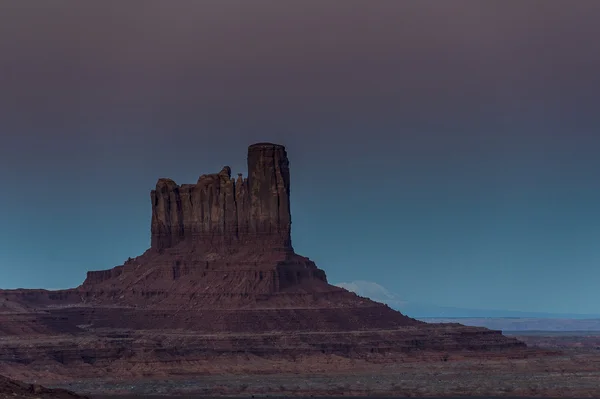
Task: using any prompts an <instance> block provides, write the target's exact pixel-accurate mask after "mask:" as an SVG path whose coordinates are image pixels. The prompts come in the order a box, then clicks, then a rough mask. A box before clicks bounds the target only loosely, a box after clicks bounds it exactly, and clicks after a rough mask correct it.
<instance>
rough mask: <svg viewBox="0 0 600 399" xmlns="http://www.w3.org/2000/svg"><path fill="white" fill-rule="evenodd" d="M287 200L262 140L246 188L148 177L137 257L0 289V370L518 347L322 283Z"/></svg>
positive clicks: (279, 161) (81, 370)
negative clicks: (151, 186) (301, 251)
mask: <svg viewBox="0 0 600 399" xmlns="http://www.w3.org/2000/svg"><path fill="white" fill-rule="evenodd" d="M289 194H290V171H289V162H288V159H287V154H286V151H285V148H284V147H283V146H280V145H276V144H269V143H260V144H255V145H252V146H250V147H249V149H248V177H247V178H242V177H241V176H239V177H238V178H237V179H236V180H235V181H234V179H232V178H231V170H230V168H229V167H224V168H223V169H222V170H221V172H219V173H215V174H210V175H202V176H200V178H199V179H198V181H197V183H196V184H183V185H177V184H176V183H175V182H174V181H173V180H170V179H165V178H162V179H159V180H158V182H157V184H156V189H155V190H153V191H152V193H151V200H152V224H151V233H152V240H151V247H150V249H148V250H147V251H146V252H145V253H144V254H142V255H140V256H138V257H135V258H130V259H128V260H127V261H126V262H125V263H124V264H123V265H120V266H117V267H114V268H112V269H109V270H101V271H91V272H88V275H87V278H86V280H85V282H84V283H83V284H82V285H81V286H79V287H77V288H74V289H70V290H62V291H45V290H14V291H0V337H3V339H0V372H3V371H4V370H5V369H3V368H2V366H3V365H5V366H6V365H8V366H7V367H6V370H10V371H11V372H16V371H15V370H19V372H20V373H23V375H36V376H38V377H39V376H40V374H39V373H46V372H47V371H44V370H48V365H51V364H55V363H59V364H60V365H61V368H60V370H61V374H60V378H61V379H68V378H87V377H89V376H90V375H93V376H105V375H111V373H114V372H117V373H121V374H120V375H122V373H124V371H123V370H128V372H131V373H133V372H134V371H131V370H143V373H144V374H143V375H144V376H146V377H148V376H152V375H155V374H153V373H158V372H159V371H160V370H162V371H160V372H162V373H167V374H168V373H169V372H170V371H169V370H173V369H172V368H173V367H175V366H174V365H176V364H177V362H186V364H188V369H187V371H186V372H194V370H196V371H198V372H201V370H205V369H204V368H203V367H207V366H201V365H200V366H199V364H200V363H199V362H203V361H206V359H212V358H213V357H215V356H218V357H219V359H221V361H222V360H223V359H228V358H231V359H233V360H232V362H234V363H235V361H236V360H235V359H237V358H236V356H238V355H239V354H240V353H244V354H245V356H247V355H249V354H252V355H253V356H260V357H261V358H268V359H274V358H275V359H284V358H286V357H289V356H293V357H296V356H329V355H332V354H335V355H340V356H345V357H348V358H369V357H372V356H377V355H378V354H381V355H382V356H388V357H389V356H396V355H402V356H404V355H406V354H409V355H410V354H416V355H419V354H421V355H422V354H424V353H429V354H430V355H431V356H433V357H434V358H439V353H440V352H448V351H454V352H460V351H463V352H468V353H470V354H472V353H478V352H477V351H484V352H489V351H494V352H498V351H499V352H500V353H502V351H514V350H522V349H523V348H524V347H525V345H524V344H523V343H521V342H520V341H517V340H516V339H511V338H507V337H505V336H503V335H502V334H501V332H499V331H492V330H487V329H484V328H477V327H465V326H461V325H459V324H440V325H434V324H426V323H423V322H420V321H417V320H414V319H412V318H410V317H407V316H405V315H403V314H401V313H400V312H397V311H394V310H392V309H390V308H389V307H388V306H386V305H383V304H381V303H377V302H373V301H371V300H369V299H367V298H362V297H359V296H357V295H355V294H353V293H351V292H349V291H346V290H344V289H342V288H339V287H334V286H332V285H329V284H328V283H327V278H326V275H325V272H324V271H323V270H321V269H319V268H317V266H316V265H315V263H314V262H312V261H311V260H310V259H308V258H306V257H304V256H301V255H298V254H296V253H295V252H294V250H293V248H292V241H291V213H290V196H289ZM32 337H35V339H33V338H32ZM474 351H475V352H474ZM114 364H121V366H122V369H121V371H118V370H116V369H115V368H114V367H113V366H112V365H114ZM132 364H135V365H136V367H135V368H132V367H130V366H131V365H132ZM128 365H129V366H128ZM144 365H145V366H144ZM144 367H146V368H144ZM194 367H196V368H194ZM40 370H41V371H40ZM57 370H58V369H57ZM111 370H112V371H111ZM149 370H150V371H149ZM57 372H58V371H57ZM173 372H174V371H173ZM28 373H31V374H28ZM140 373H142V371H140ZM44 375H46V376H47V374H44ZM48 378H49V377H48Z"/></svg>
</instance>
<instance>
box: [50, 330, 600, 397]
mask: <svg viewBox="0 0 600 399" xmlns="http://www.w3.org/2000/svg"><path fill="white" fill-rule="evenodd" d="M509 334H510V333H509ZM518 337H519V339H522V340H524V341H526V342H527V344H528V346H529V347H530V350H528V353H527V354H526V355H525V356H524V357H520V358H519V357H516V356H515V357H514V358H493V357H490V358H488V359H477V358H472V357H469V356H459V355H450V356H448V357H446V356H441V357H440V358H439V359H438V360H437V361H436V360H434V359H432V358H426V357H423V358H421V359H418V358H412V359H410V358H405V359H384V358H383V359H382V358H379V359H378V360H374V359H373V360H370V361H369V360H360V361H359V360H351V359H347V358H344V357H339V356H324V357H321V358H318V359H317V358H312V359H308V358H304V359H296V361H295V362H292V363H287V362H284V361H281V360H280V361H279V362H273V364H271V369H270V370H269V369H268V367H267V365H268V363H269V362H268V360H265V359H258V358H255V359H246V361H247V363H246V367H247V368H246V371H245V372H244V371H243V370H241V369H238V370H233V369H230V370H224V372H223V373H206V374H204V375H194V376H192V375H188V376H186V375H179V376H168V377H167V376H165V378H164V379H152V380H150V379H147V380H145V379H137V380H135V381H132V380H110V381H108V380H103V381H99V380H88V381H79V382H77V383H70V384H64V385H63V384H54V385H53V386H54V387H59V388H67V389H70V390H73V391H75V392H78V393H82V394H87V395H91V396H92V397H93V398H98V399H100V398H102V399H104V398H116V397H123V398H133V397H150V396H151V395H159V396H163V395H168V396H185V397H187V398H196V397H208V396H214V397H227V396H233V397H252V396H269V397H286V396H298V397H300V396H304V397H317V396H344V397H347V396H381V397H453V396H474V397H486V396H487V397H489V396H497V397H569V398H591V397H596V398H598V397H600V332H587V333H585V332H574V333H568V332H562V333H552V332H549V333H546V332H535V333H534V332H528V333H527V334H526V335H519V336H518ZM240 361H241V359H240ZM307 362H311V363H313V367H314V370H315V372H314V373H302V374H299V373H294V372H291V371H292V370H293V368H294V367H293V365H294V364H295V366H296V367H298V366H300V364H301V363H307ZM225 363H226V361H225V359H223V362H222V363H221V364H222V365H223V366H224V365H225ZM278 363H279V364H278ZM253 364H255V365H256V366H257V368H256V371H258V372H257V373H253V372H251V369H252V365H253ZM214 365H215V368H217V367H218V366H219V361H218V359H215V362H214ZM278 369H281V370H282V372H277V370H278Z"/></svg>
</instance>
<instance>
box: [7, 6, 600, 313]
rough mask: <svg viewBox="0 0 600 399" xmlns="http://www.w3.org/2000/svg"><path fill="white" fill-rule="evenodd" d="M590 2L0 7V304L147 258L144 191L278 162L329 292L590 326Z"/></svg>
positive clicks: (599, 110)
mask: <svg viewBox="0 0 600 399" xmlns="http://www.w3.org/2000/svg"><path fill="white" fill-rule="evenodd" d="M598 21H600V2H599V1H597V0H589V1H586V0H578V1H567V0H565V1H552V0H539V1H535V0H529V1H521V0H499V1H493V0H489V1H479V0H473V1H461V0H453V1H427V0H419V1H398V0H364V1H354V0H343V1H342V0H303V1H281V0H269V1H266V0H253V1H246V0H238V1H230V0H214V1H212V0H211V1H209V0H203V1H197V0H178V1H173V2H168V1H149V0H144V1H141V0H140V1H124V0H113V1H107V0H105V1H96V2H82V1H60V0H54V1H47V2H33V1H30V2H27V1H21V0H12V1H11V0H4V1H2V2H0V178H1V179H2V195H1V196H0V222H1V224H0V287H2V288H15V287H46V288H64V287H72V286H76V285H78V284H79V283H80V282H81V281H82V280H83V279H84V277H85V272H86V271H87V270H97V269H106V268H110V267H113V266H115V265H118V264H121V263H122V262H123V261H124V260H125V259H127V257H129V256H135V255H138V254H140V253H142V252H143V251H144V250H145V249H146V248H147V247H148V246H149V235H150V232H149V222H150V199H149V198H150V197H149V195H150V194H149V191H150V189H152V188H153V186H154V184H155V182H156V180H157V178H158V177H161V176H165V177H171V178H173V179H175V180H176V181H177V182H178V183H186V182H188V183H189V182H195V181H196V179H197V177H198V176H199V175H200V174H203V173H211V172H217V171H218V170H220V168H221V167H222V166H223V165H225V164H228V165H230V166H231V167H232V169H233V172H234V173H237V172H244V173H245V172H246V167H245V162H246V160H245V158H246V147H247V146H248V145H249V144H251V143H253V142H257V141H274V142H277V143H281V144H284V145H286V146H287V147H288V154H289V156H290V166H291V175H292V217H293V244H294V247H295V248H296V250H297V251H298V252H299V253H301V254H303V255H306V256H309V257H310V258H312V259H314V260H315V261H316V262H317V264H318V265H319V266H320V267H321V268H323V269H325V271H326V272H327V274H328V277H329V280H330V281H331V282H332V283H336V282H339V281H353V280H368V281H373V282H376V283H378V284H381V285H384V286H385V287H386V288H387V289H389V290H390V291H393V292H395V293H397V294H398V295H399V296H400V297H402V298H405V299H407V300H411V301H423V302H429V303H435V304H439V305H447V306H461V307H474V308H496V309H514V310H527V311H548V312H569V313H577V312H579V313H600V289H598V287H599V282H600V267H599V265H600V245H599V244H600V241H599V240H600V41H598V38H600V24H598Z"/></svg>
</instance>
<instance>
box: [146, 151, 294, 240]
mask: <svg viewBox="0 0 600 399" xmlns="http://www.w3.org/2000/svg"><path fill="white" fill-rule="evenodd" d="M151 199H152V227H151V230H152V231H151V236H152V243H151V246H152V248H153V249H157V250H161V249H165V248H170V247H174V246H176V245H177V244H178V243H180V242H182V241H189V242H195V243H199V244H200V245H201V246H203V247H204V248H205V249H207V250H208V249H210V250H211V251H215V250H217V251H218V250H224V249H227V250H229V251H231V250H235V248H239V247H240V245H244V244H247V245H252V246H254V247H256V248H257V249H263V250H265V251H266V250H268V251H287V252H292V251H293V249H292V242H291V215H290V171H289V161H288V158H287V153H286V151H285V147H283V146H281V145H277V144H270V143H259V144H254V145H252V146H250V147H249V148H248V177H247V178H242V176H241V174H240V175H238V178H237V180H236V179H233V178H231V169H230V168H229V167H228V166H225V167H224V168H223V169H222V170H221V172H219V173H214V174H209V175H202V176H200V178H199V179H198V182H197V183H196V184H183V185H181V186H179V185H177V184H176V183H175V182H174V181H173V180H171V179H164V178H163V179H159V180H158V182H157V184H156V189H155V190H153V191H152V192H151Z"/></svg>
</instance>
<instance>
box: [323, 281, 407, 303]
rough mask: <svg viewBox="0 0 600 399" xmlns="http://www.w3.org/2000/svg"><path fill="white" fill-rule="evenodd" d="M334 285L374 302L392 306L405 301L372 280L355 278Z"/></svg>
mask: <svg viewBox="0 0 600 399" xmlns="http://www.w3.org/2000/svg"><path fill="white" fill-rule="evenodd" d="M334 285H335V286H337V287H340V288H344V289H346V290H348V291H352V292H354V293H355V294H357V295H360V296H363V297H367V298H370V299H372V300H374V301H376V302H381V303H385V304H387V305H389V306H391V307H394V308H399V307H402V306H404V305H406V303H407V302H406V301H403V300H402V299H401V298H400V297H399V296H398V295H396V294H394V293H392V292H390V291H388V290H387V289H386V288H385V287H383V286H382V285H379V284H377V283H375V282H373V281H363V280H357V281H351V282H341V283H337V284H334Z"/></svg>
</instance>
